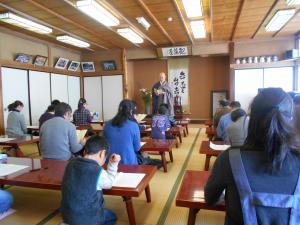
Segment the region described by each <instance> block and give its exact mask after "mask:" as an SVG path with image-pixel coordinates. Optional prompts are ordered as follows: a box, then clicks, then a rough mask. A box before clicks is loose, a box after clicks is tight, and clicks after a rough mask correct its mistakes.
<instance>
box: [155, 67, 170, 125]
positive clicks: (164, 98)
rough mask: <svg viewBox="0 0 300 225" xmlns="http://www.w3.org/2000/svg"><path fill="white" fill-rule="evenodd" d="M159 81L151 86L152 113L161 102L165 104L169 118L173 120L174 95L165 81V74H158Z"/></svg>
mask: <svg viewBox="0 0 300 225" xmlns="http://www.w3.org/2000/svg"><path fill="white" fill-rule="evenodd" d="M159 77H160V81H159V82H157V83H156V84H154V85H153V87H152V99H153V102H152V104H153V108H152V110H153V114H156V113H157V111H158V108H159V106H160V105H161V104H163V103H164V104H167V105H168V108H169V112H170V119H171V120H172V119H173V120H174V97H173V91H172V89H171V87H170V86H169V84H168V82H167V81H166V74H165V73H164V72H161V73H160V74H159Z"/></svg>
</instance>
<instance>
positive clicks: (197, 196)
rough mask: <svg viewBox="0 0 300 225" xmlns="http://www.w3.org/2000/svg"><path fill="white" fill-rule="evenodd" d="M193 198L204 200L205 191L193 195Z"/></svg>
mask: <svg viewBox="0 0 300 225" xmlns="http://www.w3.org/2000/svg"><path fill="white" fill-rule="evenodd" d="M193 198H200V199H204V191H203V190H199V191H195V192H194V194H193Z"/></svg>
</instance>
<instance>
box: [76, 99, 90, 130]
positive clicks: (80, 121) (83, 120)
mask: <svg viewBox="0 0 300 225" xmlns="http://www.w3.org/2000/svg"><path fill="white" fill-rule="evenodd" d="M92 119H93V117H92V116H91V113H90V111H89V110H88V109H87V103H86V100H85V99H84V98H80V99H79V102H78V109H77V110H75V112H74V114H73V122H74V124H75V126H84V125H90V124H91V122H92Z"/></svg>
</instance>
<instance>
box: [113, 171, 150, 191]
mask: <svg viewBox="0 0 300 225" xmlns="http://www.w3.org/2000/svg"><path fill="white" fill-rule="evenodd" d="M145 175H146V174H144V173H118V175H117V177H116V179H115V181H114V182H113V186H114V187H126V188H136V187H137V186H138V185H139V183H140V182H141V181H142V179H143V178H144V176H145Z"/></svg>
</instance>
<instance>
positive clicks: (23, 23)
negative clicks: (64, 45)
mask: <svg viewBox="0 0 300 225" xmlns="http://www.w3.org/2000/svg"><path fill="white" fill-rule="evenodd" d="M0 20H1V21H2V22H5V23H9V24H12V25H15V26H18V27H21V28H24V29H26V30H30V31H33V32H36V33H40V34H50V33H52V29H51V28H49V27H46V26H44V25H41V24H38V23H36V22H33V21H31V20H28V19H25V18H23V17H20V16H17V15H15V14H13V13H11V12H7V13H1V14H0Z"/></svg>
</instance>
